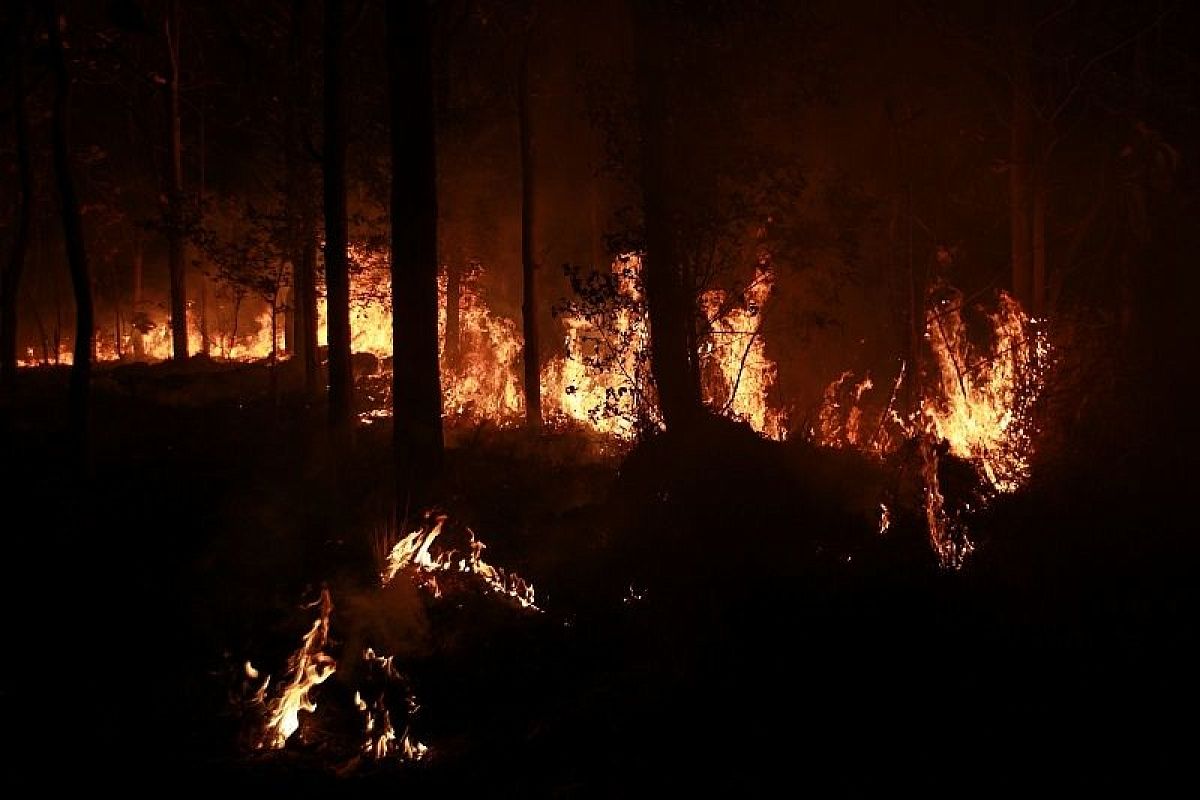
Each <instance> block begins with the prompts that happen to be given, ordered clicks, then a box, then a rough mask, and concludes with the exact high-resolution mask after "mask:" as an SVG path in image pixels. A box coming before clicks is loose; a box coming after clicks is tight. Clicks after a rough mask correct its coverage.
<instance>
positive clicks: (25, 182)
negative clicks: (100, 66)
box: [0, 3, 33, 387]
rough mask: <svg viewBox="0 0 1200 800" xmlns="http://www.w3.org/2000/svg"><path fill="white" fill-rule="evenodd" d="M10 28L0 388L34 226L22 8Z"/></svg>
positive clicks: (10, 372)
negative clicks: (16, 197)
mask: <svg viewBox="0 0 1200 800" xmlns="http://www.w3.org/2000/svg"><path fill="white" fill-rule="evenodd" d="M18 6H19V8H18V10H17V12H16V13H17V14H18V15H19V16H18V18H17V20H16V21H15V24H14V25H13V37H12V39H13V43H14V46H13V49H12V52H13V75H12V81H13V129H14V132H15V134H16V144H17V176H18V183H19V187H20V193H21V199H20V201H19V204H18V205H17V226H16V227H17V229H16V234H15V236H14V237H13V245H12V253H11V254H10V255H9V258H8V264H7V265H6V267H5V270H4V275H3V278H2V279H0V385H3V386H8V387H11V386H12V385H13V383H14V382H15V381H16V378H17V295H18V292H19V291H20V287H21V272H22V270H23V269H24V267H25V255H26V253H27V252H28V250H29V231H30V227H31V225H32V222H33V161H32V158H31V157H30V153H29V116H28V111H27V110H26V107H25V93H26V91H27V87H26V85H25V77H24V76H25V63H24V62H25V52H24V51H25V36H26V20H25V19H24V17H25V14H24V11H25V7H24V4H23V3H19V4H18Z"/></svg>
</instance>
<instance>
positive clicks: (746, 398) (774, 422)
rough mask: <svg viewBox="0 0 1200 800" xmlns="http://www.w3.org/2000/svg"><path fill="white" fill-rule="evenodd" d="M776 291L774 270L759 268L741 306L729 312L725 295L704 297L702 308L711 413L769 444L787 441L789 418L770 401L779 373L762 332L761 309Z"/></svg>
mask: <svg viewBox="0 0 1200 800" xmlns="http://www.w3.org/2000/svg"><path fill="white" fill-rule="evenodd" d="M774 285H775V276H774V274H773V273H772V272H771V270H769V269H768V268H766V267H765V266H759V267H758V268H757V269H756V270H755V275H754V281H753V282H752V283H751V284H750V286H749V287H747V288H746V290H745V292H744V293H743V295H742V298H741V300H742V302H741V303H740V304H737V305H732V306H729V296H728V293H727V292H725V291H723V290H721V289H713V290H710V291H707V292H705V293H704V295H703V296H702V297H701V298H700V304H701V308H702V309H703V310H704V313H705V316H706V317H707V319H708V320H709V334H708V337H707V341H706V342H705V344H704V347H703V348H702V359H701V361H702V364H704V365H705V367H707V368H706V369H705V370H704V375H705V380H704V382H703V384H704V385H703V388H704V394H705V400H706V401H707V402H708V403H709V405H710V406H711V407H714V408H716V409H717V410H719V411H720V412H722V413H729V414H731V415H732V416H733V417H735V418H737V419H741V420H744V421H746V422H748V423H749V424H750V427H752V428H754V430H756V431H757V432H759V433H761V434H763V435H764V436H767V437H768V438H771V439H784V438H786V437H787V418H786V415H785V414H784V413H783V412H782V411H781V410H779V409H777V408H772V407H771V405H770V403H769V401H768V399H767V397H768V395H769V393H770V391H771V389H772V388H773V387H774V385H775V380H776V378H777V376H778V373H779V369H778V366H777V365H776V364H775V362H774V361H772V360H771V359H769V358H767V356H766V342H765V340H764V337H763V331H762V324H763V308H764V307H765V306H766V303H767V300H768V299H769V298H770V296H771V290H772V288H773V287H774Z"/></svg>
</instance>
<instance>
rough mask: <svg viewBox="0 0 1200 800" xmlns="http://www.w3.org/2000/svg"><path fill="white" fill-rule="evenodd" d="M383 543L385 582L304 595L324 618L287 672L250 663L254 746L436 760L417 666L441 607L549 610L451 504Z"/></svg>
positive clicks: (339, 759)
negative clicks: (488, 553)
mask: <svg viewBox="0 0 1200 800" xmlns="http://www.w3.org/2000/svg"><path fill="white" fill-rule="evenodd" d="M377 543H378V544H379V545H380V551H379V553H378V554H377V555H378V561H379V564H380V568H379V579H378V583H377V585H376V586H375V587H374V588H373V589H369V590H362V589H348V590H347V591H346V602H345V604H344V607H343V608H341V609H338V608H336V607H335V604H334V597H333V595H334V592H333V590H331V589H330V588H329V587H324V588H322V589H321V590H320V593H319V596H318V598H317V599H316V600H315V601H313V602H312V603H309V604H307V605H306V606H304V608H305V610H307V611H309V612H311V613H312V614H313V615H314V617H315V618H314V619H313V621H312V623H311V625H310V627H309V628H308V630H307V632H306V633H305V634H304V635H303V636H302V637H301V640H300V643H299V646H298V647H297V648H296V649H295V650H294V651H293V652H292V653H291V655H290V656H289V657H288V658H287V661H286V666H285V667H284V669H283V670H282V671H280V672H279V677H278V678H277V679H276V678H273V676H272V675H271V674H266V673H265V671H263V670H260V669H259V668H258V667H257V666H256V665H255V664H253V663H252V662H251V661H246V662H245V663H244V665H243V667H242V672H243V675H242V676H241V690H240V692H239V693H238V706H239V707H240V708H241V710H242V713H243V721H244V727H245V735H244V742H245V743H246V745H247V748H248V750H249V752H251V753H252V754H254V756H255V757H258V758H270V757H274V754H279V756H295V757H300V758H305V757H307V758H309V759H311V760H315V761H316V762H317V763H320V764H323V765H326V766H331V767H332V768H333V769H334V770H335V771H336V772H337V773H339V774H347V773H349V772H353V771H357V770H360V769H364V768H366V767H367V766H369V765H374V766H382V765H387V764H390V765H393V766H395V765H403V764H408V763H412V762H419V761H423V760H426V759H427V758H429V757H431V756H433V755H434V754H435V751H434V750H431V748H430V746H429V745H428V744H427V743H426V741H425V735H424V734H423V733H422V730H423V727H424V726H426V725H427V722H425V720H424V719H423V715H422V706H421V703H420V700H419V691H418V688H417V686H416V685H415V682H414V681H413V679H412V677H411V676H410V674H409V672H408V670H407V666H408V664H409V663H417V662H418V661H420V659H421V656H422V651H423V650H424V649H426V647H427V642H426V641H425V640H426V639H427V638H428V633H429V632H428V626H429V624H430V623H429V619H430V616H431V614H435V613H436V609H437V608H438V607H439V606H443V605H447V604H449V605H453V606H455V607H457V608H460V609H461V608H463V607H464V605H466V606H471V607H472V608H477V606H478V604H480V603H483V604H489V605H493V606H500V607H504V608H507V609H509V610H510V613H513V614H518V615H523V614H531V613H532V614H536V613H539V612H540V609H539V608H538V607H537V606H536V605H535V604H534V598H535V594H534V588H533V586H532V584H530V583H528V582H527V581H526V580H525V579H523V578H522V577H521V576H520V575H518V574H516V573H515V572H510V571H507V570H504V569H503V568H500V567H496V566H493V565H492V564H490V563H488V562H487V561H486V560H485V559H484V558H483V551H484V550H485V548H486V545H484V544H483V542H481V541H480V540H479V539H478V537H476V535H475V533H474V532H473V531H472V530H471V529H470V528H468V527H466V526H464V525H460V524H455V523H453V522H451V521H449V519H448V518H447V517H446V516H445V515H441V514H433V513H430V514H427V515H425V517H424V519H423V520H422V521H421V523H420V524H419V525H417V526H416V527H415V528H414V529H413V530H411V531H409V532H408V533H407V534H405V535H403V536H401V537H396V536H391V535H384V536H381V537H380V538H379V539H378V540H377Z"/></svg>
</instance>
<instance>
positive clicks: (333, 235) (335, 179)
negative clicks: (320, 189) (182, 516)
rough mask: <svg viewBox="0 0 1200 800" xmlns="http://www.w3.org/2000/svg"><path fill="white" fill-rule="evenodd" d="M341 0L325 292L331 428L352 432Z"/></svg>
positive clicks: (329, 127) (332, 11) (330, 21)
mask: <svg viewBox="0 0 1200 800" xmlns="http://www.w3.org/2000/svg"><path fill="white" fill-rule="evenodd" d="M344 28H345V16H344V13H343V9H342V2H341V0H325V146H324V151H323V152H322V154H321V155H322V160H323V166H324V172H325V286H326V290H327V294H326V297H327V300H326V302H327V307H326V308H327V310H326V324H327V326H328V336H329V425H330V427H331V428H332V429H334V430H335V431H340V432H348V431H349V428H350V417H351V414H352V413H353V407H354V383H353V376H352V375H351V372H350V271H349V263H348V260H347V257H346V245H347V232H346V115H345V110H344V108H343V101H344V97H343V87H342V60H343V52H342V51H343V48H344V46H345V42H344V38H345V36H344Z"/></svg>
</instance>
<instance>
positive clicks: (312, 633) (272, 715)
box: [246, 589, 337, 749]
mask: <svg viewBox="0 0 1200 800" xmlns="http://www.w3.org/2000/svg"><path fill="white" fill-rule="evenodd" d="M316 605H319V606H320V609H321V614H320V616H319V617H318V618H317V620H316V621H315V622H314V623H313V626H312V628H311V629H310V630H309V632H308V633H307V634H306V635H305V636H304V641H303V643H302V644H301V645H300V648H299V649H298V650H297V651H296V652H295V653H293V654H292V657H291V658H290V659H288V672H287V677H286V679H285V683H284V684H283V688H282V689H281V690H280V692H279V694H278V696H276V698H275V699H274V700H272V701H270V702H269V704H268V710H269V713H268V718H267V724H266V726H265V728H264V730H263V737H262V740H261V742H260V745H259V746H260V747H270V748H273V749H279V748H282V747H283V746H284V745H285V744H287V740H288V739H289V738H290V737H291V735H292V734H293V733H295V732H296V730H297V729H298V728H299V727H300V712H301V711H306V712H308V713H312V712H313V711H315V710H316V708H317V704H316V703H315V702H314V701H313V700H312V698H311V696H310V693H311V692H312V690H313V688H314V687H316V686H319V685H320V684H322V683H324V682H325V681H327V680H328V679H329V677H330V676H331V675H333V673H334V671H335V670H336V668H337V664H336V662H335V661H334V660H333V657H332V656H329V655H328V654H326V653H325V646H326V644H327V642H328V640H329V615H330V613H331V612H332V611H333V602H332V600H331V599H330V597H329V590H328V589H323V590H322V591H321V597H320V599H319V600H318V601H317V603H316ZM246 666H247V674H250V672H251V671H252V670H253V667H251V666H250V664H249V662H247V664H246ZM254 674H257V671H254ZM269 681H270V676H268V677H267V678H266V680H265V681H264V683H263V686H262V687H261V688H260V689H259V696H260V697H265V695H266V688H267V684H268V682H269Z"/></svg>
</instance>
